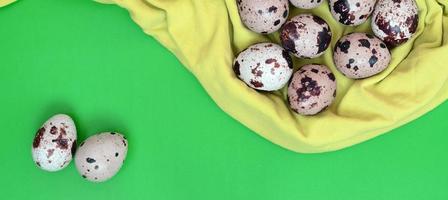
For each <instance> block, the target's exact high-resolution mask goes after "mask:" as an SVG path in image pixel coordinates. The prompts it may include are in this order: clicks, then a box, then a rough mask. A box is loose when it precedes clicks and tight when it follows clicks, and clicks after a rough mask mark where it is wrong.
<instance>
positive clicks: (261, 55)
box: [233, 43, 293, 91]
mask: <svg viewBox="0 0 448 200" xmlns="http://www.w3.org/2000/svg"><path fill="white" fill-rule="evenodd" d="M233 71H234V72H235V75H236V76H238V78H239V79H241V80H242V81H243V82H245V83H246V84H247V85H248V86H249V87H251V88H254V89H257V90H263V91H274V90H278V89H280V88H282V87H284V86H285V85H286V83H287V82H288V81H289V79H290V78H291V75H292V72H293V66H292V60H291V57H290V56H289V54H288V52H287V51H286V50H284V49H283V48H282V47H281V46H279V45H277V44H274V43H259V44H255V45H252V46H250V47H249V48H247V49H246V50H244V51H242V52H241V53H240V54H239V55H238V56H237V57H236V58H235V60H234V62H233Z"/></svg>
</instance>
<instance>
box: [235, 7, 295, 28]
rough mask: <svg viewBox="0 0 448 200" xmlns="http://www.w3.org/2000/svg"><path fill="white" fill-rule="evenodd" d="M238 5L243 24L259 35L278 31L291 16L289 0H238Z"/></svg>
mask: <svg viewBox="0 0 448 200" xmlns="http://www.w3.org/2000/svg"><path fill="white" fill-rule="evenodd" d="M236 3H237V6H238V11H239V14H240V18H241V21H242V22H243V24H244V25H245V26H246V27H247V28H249V29H250V30H252V31H254V32H257V33H262V34H269V33H272V32H275V31H277V30H278V29H279V28H280V27H281V26H282V25H283V23H285V21H286V19H287V18H288V15H289V2H288V0H237V1H236Z"/></svg>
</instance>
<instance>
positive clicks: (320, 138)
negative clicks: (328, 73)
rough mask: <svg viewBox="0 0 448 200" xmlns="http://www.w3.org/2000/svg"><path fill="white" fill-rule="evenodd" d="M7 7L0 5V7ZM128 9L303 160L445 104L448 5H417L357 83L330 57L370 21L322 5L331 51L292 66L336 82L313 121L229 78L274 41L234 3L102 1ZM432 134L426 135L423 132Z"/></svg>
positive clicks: (236, 109) (231, 104)
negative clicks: (253, 50) (408, 26)
mask: <svg viewBox="0 0 448 200" xmlns="http://www.w3.org/2000/svg"><path fill="white" fill-rule="evenodd" d="M8 2H10V0H6V1H5V0H0V5H5V4H6V3H8ZM99 2H101V3H115V4H117V5H119V6H121V7H123V8H125V9H127V10H128V11H129V12H130V14H131V17H132V19H133V20H134V21H135V22H136V23H137V24H138V25H139V26H141V27H142V29H143V31H144V32H145V33H147V34H148V35H151V36H153V37H154V38H156V39H157V40H158V41H159V42H161V43H162V44H163V45H164V46H165V47H167V48H168V49H169V50H170V51H172V52H173V53H174V54H175V55H176V56H177V58H178V59H179V60H180V61H181V62H182V63H183V64H184V65H185V67H187V68H188V69H189V70H190V71H191V72H192V73H193V74H194V75H195V76H196V77H197V79H198V80H199V81H200V82H201V84H202V85H203V86H204V88H205V89H206V91H207V92H208V93H209V94H210V96H211V97H212V98H213V99H214V100H215V102H216V103H217V104H218V105H219V106H220V107H221V108H222V109H223V110H224V111H225V112H227V113H228V114H230V115H231V116H232V117H234V118H235V119H237V120H238V121H240V122H241V123H243V124H245V125H246V126H247V127H249V128H251V129H252V130H254V131H255V132H257V133H259V134H260V135H261V136H263V137H265V138H266V139H268V140H270V141H272V142H274V143H276V144H278V145H280V146H282V147H285V148H287V149H290V150H292V151H296V152H302V153H317V152H326V151H333V150H337V149H341V148H344V147H348V146H351V145H354V144H357V143H360V142H363V141H365V140H368V139H371V138H373V137H375V136H378V135H380V134H383V133H385V132H387V131H389V130H391V129H393V128H396V127H398V126H401V125H403V124H405V123H407V122H409V121H411V120H413V119H415V118H417V117H419V116H421V115H422V114H424V113H426V112H428V111H430V110H431V109H433V108H434V107H436V106H437V105H439V104H441V103H442V102H444V101H445V100H446V99H447V97H448V84H447V78H448V1H447V0H417V2H418V7H419V10H420V11H419V13H420V21H419V27H418V31H417V33H416V34H415V36H414V37H413V38H412V39H411V40H410V41H409V42H407V43H406V44H404V45H402V46H400V47H398V48H395V49H394V50H393V51H392V55H393V58H392V61H391V64H390V67H389V68H388V69H387V70H385V71H384V72H383V73H381V74H379V75H377V76H374V77H371V78H368V79H364V80H359V81H353V80H349V79H347V78H345V77H344V76H343V75H341V74H340V73H339V72H338V71H337V70H336V68H335V66H334V64H333V61H332V51H331V49H333V47H334V45H335V43H336V41H337V40H338V39H339V38H340V37H341V36H343V35H344V34H346V33H349V32H354V31H367V32H370V22H367V23H365V24H363V25H361V26H358V27H356V28H353V27H346V26H342V25H341V24H339V23H338V22H336V21H335V20H334V19H333V18H332V17H331V15H330V13H329V9H328V5H327V4H326V3H324V4H323V5H321V6H320V7H319V8H317V9H313V10H311V11H304V10H299V9H292V10H291V15H290V16H294V15H296V14H298V13H303V12H312V13H314V14H317V15H319V16H321V17H322V18H324V19H325V20H326V21H327V22H328V23H329V24H330V26H331V29H332V32H333V38H332V43H331V46H330V48H329V49H328V50H327V51H326V52H325V54H324V55H323V56H321V57H320V58H316V59H312V60H299V59H295V60H294V63H295V68H296V69H297V68H299V67H300V66H302V65H304V64H307V63H312V62H315V63H321V64H325V65H327V66H329V67H330V69H331V70H332V71H333V72H334V74H335V75H336V78H337V81H338V90H337V98H336V100H335V102H334V104H333V105H332V106H331V107H330V108H329V109H328V110H326V111H325V112H323V113H321V114H319V115H317V116H311V117H304V116H299V115H297V114H294V113H293V112H291V110H290V109H289V106H288V104H287V101H286V100H285V90H282V91H279V92H276V93H260V92H257V91H255V90H253V89H250V88H248V87H247V86H246V85H245V84H244V83H243V82H241V81H239V80H238V79H237V78H236V77H235V75H234V73H233V71H232V61H233V58H234V56H235V55H236V54H237V53H238V52H240V51H241V50H243V49H244V48H246V47H247V46H249V45H251V44H253V43H256V42H262V41H274V42H277V43H278V42H279V40H278V33H275V34H272V35H269V36H262V35H259V34H256V33H253V32H250V31H249V30H247V29H246V28H245V27H244V26H243V25H242V23H241V21H240V18H239V16H238V11H237V7H236V3H235V0H100V1H99ZM428 134H430V133H428Z"/></svg>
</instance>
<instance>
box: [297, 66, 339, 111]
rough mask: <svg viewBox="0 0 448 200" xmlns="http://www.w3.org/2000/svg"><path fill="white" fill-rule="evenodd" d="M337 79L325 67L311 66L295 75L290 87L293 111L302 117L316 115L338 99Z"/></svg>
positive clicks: (304, 67) (301, 69)
mask: <svg viewBox="0 0 448 200" xmlns="http://www.w3.org/2000/svg"><path fill="white" fill-rule="evenodd" d="M336 86H337V84H336V78H335V76H334V74H333V73H332V72H331V71H330V69H328V67H326V66H324V65H318V64H310V65H305V66H303V67H301V68H300V69H299V70H298V71H297V72H295V73H294V76H293V78H292V81H291V83H290V84H289V87H288V100H289V104H290V106H291V109H292V110H293V111H294V112H296V113H299V114H301V115H315V114H317V113H319V112H321V111H322V110H324V109H325V108H327V107H328V106H329V105H330V104H331V103H332V102H333V100H334V98H335V97H336Z"/></svg>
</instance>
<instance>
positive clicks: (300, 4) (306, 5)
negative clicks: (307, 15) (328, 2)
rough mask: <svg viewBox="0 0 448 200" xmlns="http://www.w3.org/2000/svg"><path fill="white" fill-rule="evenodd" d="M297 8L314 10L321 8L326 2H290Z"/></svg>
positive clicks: (295, 0)
mask: <svg viewBox="0 0 448 200" xmlns="http://www.w3.org/2000/svg"><path fill="white" fill-rule="evenodd" d="M289 2H291V4H292V5H293V6H295V7H297V8H302V9H312V8H316V7H318V6H320V4H322V2H324V0H289Z"/></svg>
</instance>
